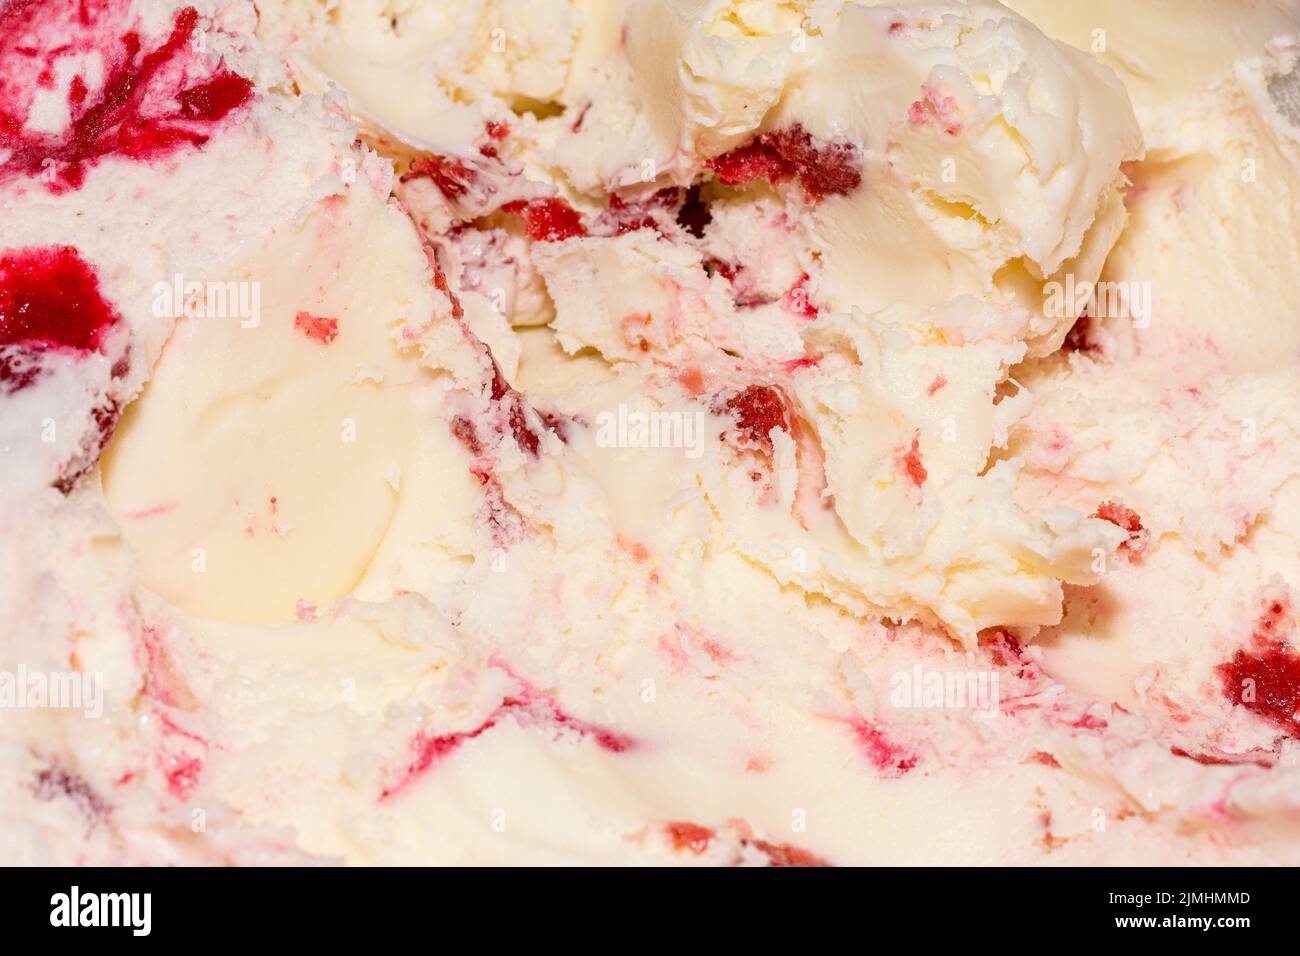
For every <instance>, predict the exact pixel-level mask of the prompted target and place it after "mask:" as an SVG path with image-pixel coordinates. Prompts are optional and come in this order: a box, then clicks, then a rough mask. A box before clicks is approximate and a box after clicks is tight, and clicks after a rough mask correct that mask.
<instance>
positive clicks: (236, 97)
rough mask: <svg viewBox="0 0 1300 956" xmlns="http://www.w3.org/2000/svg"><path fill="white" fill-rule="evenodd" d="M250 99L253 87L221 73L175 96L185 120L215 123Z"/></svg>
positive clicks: (229, 74)
mask: <svg viewBox="0 0 1300 956" xmlns="http://www.w3.org/2000/svg"><path fill="white" fill-rule="evenodd" d="M252 98H253V84H252V83H251V82H250V81H249V80H246V79H244V78H243V77H242V76H239V75H238V74H235V73H227V72H224V71H223V72H221V73H218V74H217V75H216V76H214V77H213V78H212V79H210V80H208V82H206V83H201V84H199V85H198V86H195V87H191V88H190V89H188V90H181V92H180V95H178V96H177V97H176V99H177V101H178V102H179V103H180V104H181V115H182V116H184V117H185V118H186V119H191V120H203V121H204V122H208V123H215V122H216V121H217V120H219V119H221V118H223V117H224V116H226V115H227V114H228V113H231V112H234V111H235V110H237V109H239V107H241V106H243V105H244V104H246V103H247V102H248V101H249V100H251V99H252Z"/></svg>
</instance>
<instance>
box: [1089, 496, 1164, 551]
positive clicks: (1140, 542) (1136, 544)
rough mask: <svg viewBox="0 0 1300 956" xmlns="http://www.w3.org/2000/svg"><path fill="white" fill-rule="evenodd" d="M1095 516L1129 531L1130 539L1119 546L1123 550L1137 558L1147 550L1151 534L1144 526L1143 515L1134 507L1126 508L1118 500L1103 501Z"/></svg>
mask: <svg viewBox="0 0 1300 956" xmlns="http://www.w3.org/2000/svg"><path fill="white" fill-rule="evenodd" d="M1093 517H1094V518H1100V519H1102V520H1103V521H1109V522H1110V523H1111V524H1113V525H1115V526H1116V527H1118V528H1123V529H1124V530H1125V531H1127V532H1128V540H1127V541H1124V542H1123V543H1121V544H1120V546H1119V549H1120V550H1121V551H1127V552H1128V553H1129V555H1130V556H1131V557H1133V558H1135V559H1136V558H1139V557H1141V556H1142V553H1143V552H1144V551H1146V548H1147V541H1148V539H1149V538H1150V534H1149V533H1148V532H1147V530H1146V529H1145V528H1144V527H1142V518H1141V516H1140V515H1139V514H1138V513H1137V512H1136V511H1134V510H1133V509H1132V508H1126V507H1125V506H1124V505H1123V504H1122V503H1121V502H1118V501H1103V502H1102V503H1101V504H1100V505H1099V506H1098V508H1097V511H1096V513H1095V514H1094V515H1093Z"/></svg>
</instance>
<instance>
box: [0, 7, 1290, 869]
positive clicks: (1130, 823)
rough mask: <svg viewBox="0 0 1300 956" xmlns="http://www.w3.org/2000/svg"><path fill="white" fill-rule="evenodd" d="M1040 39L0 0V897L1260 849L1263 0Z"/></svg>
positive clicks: (1282, 788) (1284, 134) (784, 23)
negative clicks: (65, 871) (76, 884)
mask: <svg viewBox="0 0 1300 956" xmlns="http://www.w3.org/2000/svg"><path fill="white" fill-rule="evenodd" d="M1058 6H1062V5H1055V4H1040V3H1035V2H1029V0H1017V2H1012V3H1011V4H1010V8H1009V7H1008V6H1003V5H1002V4H999V3H996V2H993V0H894V2H888V3H885V2H868V0H843V2H825V0H798V2H789V3H776V2H766V0H758V2H748V0H747V2H740V0H442V2H433V0H428V2H421V0H275V2H272V0H259V2H258V3H257V4H256V5H254V4H253V3H252V2H249V0H189V2H186V0H39V2H33V0H0V222H3V229H2V231H0V407H2V412H3V413H2V414H0V528H2V529H3V531H2V534H0V541H3V545H2V546H0V769H2V770H3V775H4V778H5V779H6V780H8V781H9V785H8V786H7V787H6V788H3V789H0V856H3V857H4V858H5V859H7V860H11V861H14V862H24V863H88V864H114V865H116V864H141V863H151V864H152V863H182V864H185V863H218V862H219V863H234V864H269V863H305V862H320V863H350V864H412V863H415V864H538V865H549V864H566V863H570V864H571V863H579V864H582V863H587V864H598V863H599V864H680V865H761V866H825V865H852V864H916V863H920V864H981V863H997V864H1014V865H1046V864H1150V863H1162V864H1184V863H1197V864H1247V863H1250V864H1259V863H1275V864H1292V865H1294V864H1296V863H1300V798H1298V797H1297V796H1296V794H1297V793H1300V787H1298V784H1300V716H1298V715H1297V708H1300V632H1298V631H1297V627H1298V625H1297V620H1298V616H1300V604H1298V601H1300V518H1298V517H1297V515H1300V426H1297V424H1296V422H1295V420H1294V419H1295V414H1294V411H1295V406H1296V402H1297V398H1300V324H1298V323H1297V319H1296V317H1295V314H1296V308H1295V307H1296V306H1297V305H1298V304H1300V302H1297V298H1296V294H1295V291H1294V289H1293V283H1290V284H1288V281H1287V277H1288V276H1291V275H1293V274H1294V271H1295V268H1300V245H1298V244H1297V243H1298V240H1297V236H1296V233H1295V228H1294V226H1295V219H1296V216H1297V215H1300V208H1297V206H1296V197H1297V196H1300V105H1297V104H1300V92H1297V91H1298V90H1300V72H1297V70H1296V66H1297V59H1300V9H1298V8H1297V6H1296V5H1295V4H1294V3H1290V2H1277V3H1269V4H1263V3H1261V4H1250V5H1249V8H1248V9H1238V8H1237V7H1236V6H1232V5H1229V4H1227V3H1222V4H1221V3H1218V2H1214V0H1199V2H1198V4H1197V6H1198V7H1203V8H1204V11H1205V12H1206V15H1207V16H1208V15H1210V14H1211V13H1213V14H1215V15H1219V16H1229V14H1228V13H1227V12H1226V11H1227V10H1228V9H1229V8H1231V10H1232V13H1231V16H1233V17H1236V18H1237V20H1238V27H1239V28H1238V29H1236V30H1234V32H1233V33H1232V43H1231V44H1225V45H1219V46H1215V45H1213V44H1209V47H1210V48H1211V49H1212V50H1213V51H1214V53H1215V55H1213V56H1210V55H1205V56H1201V57H1199V58H1196V59H1195V62H1194V63H1193V62H1190V61H1189V60H1187V59H1183V58H1181V57H1180V55H1179V53H1178V51H1177V50H1175V49H1173V46H1172V45H1171V46H1170V47H1168V48H1166V47H1162V46H1160V45H1159V43H1158V42H1156V41H1155V40H1153V39H1151V38H1152V37H1153V36H1157V35H1159V34H1160V30H1161V29H1163V25H1165V24H1166V23H1172V22H1173V21H1176V20H1178V19H1179V15H1178V14H1177V13H1176V12H1175V11H1173V10H1172V9H1171V6H1172V5H1170V4H1166V3H1162V2H1157V0H1149V2H1146V3H1142V4H1138V5H1137V7H1136V9H1135V8H1134V5H1133V4H1131V3H1129V4H1118V3H1116V4H1111V3H1105V2H1104V3H1098V4H1093V5H1090V9H1089V10H1088V11H1086V12H1083V11H1081V10H1071V11H1070V12H1069V13H1068V14H1067V13H1064V12H1062V11H1061V10H1060V9H1058ZM1070 6H1071V7H1073V6H1074V5H1070ZM1080 6H1081V5H1080ZM1012 8H1014V12H1013V9H1012ZM1094 21H1095V22H1094ZM1098 29H1099V30H1101V31H1102V35H1103V37H1104V38H1105V42H1104V43H1102V45H1101V47H1100V48H1097V47H1096V44H1095V42H1094V32H1095V30H1098ZM1180 29H1181V30H1183V31H1184V33H1186V34H1187V36H1184V37H1183V40H1181V41H1179V42H1180V43H1181V42H1184V41H1185V42H1186V44H1187V45H1189V46H1191V47H1195V45H1196V43H1202V42H1204V43H1207V44H1208V43H1209V41H1208V40H1206V38H1205V36H1203V35H1201V34H1199V33H1196V32H1195V31H1194V30H1193V29H1192V28H1191V27H1190V26H1188V25H1187V24H1186V23H1182V24H1180ZM1205 29H1206V30H1209V29H1211V28H1210V27H1208V26H1207V27H1206V28H1205ZM1180 35H1181V34H1180ZM1169 43H1170V44H1173V43H1174V41H1173V40H1170V41H1169ZM1137 50H1140V51H1143V52H1144V54H1145V56H1146V57H1147V59H1140V58H1137V55H1136V54H1135V53H1133V52H1132V51H1137ZM1188 56H1189V57H1190V54H1188ZM38 685H39V688H41V689H42V690H41V692H40V693H37V688H38ZM6 687H7V688H8V689H7V690H6ZM56 691H57V692H56ZM71 691H76V692H77V693H78V695H79V696H77V697H76V700H73V698H72V695H71V693H70V692H71ZM38 698H39V699H38ZM91 702H93V703H94V706H93V707H92V706H90V703H91Z"/></svg>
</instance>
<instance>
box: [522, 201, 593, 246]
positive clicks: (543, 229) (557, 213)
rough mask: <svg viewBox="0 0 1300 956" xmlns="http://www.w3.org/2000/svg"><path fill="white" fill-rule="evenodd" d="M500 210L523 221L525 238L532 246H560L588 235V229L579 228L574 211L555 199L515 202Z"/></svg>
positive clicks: (580, 220) (579, 221) (582, 226)
mask: <svg viewBox="0 0 1300 956" xmlns="http://www.w3.org/2000/svg"><path fill="white" fill-rule="evenodd" d="M502 208H504V209H505V211H506V212H510V213H514V214H515V215H517V216H522V217H523V220H524V228H525V230H526V231H527V232H528V238H529V239H532V240H533V241H534V242H562V241H563V240H565V239H572V238H573V237H574V236H585V235H586V234H587V227H586V226H584V225H583V224H582V217H581V216H579V215H578V212H577V210H576V209H574V208H573V207H572V206H570V205H569V204H568V203H567V202H565V201H564V200H563V199H560V198H559V197H558V196H550V197H548V198H546V199H530V200H527V201H525V200H522V199H517V200H515V201H514V202H510V203H506V204H505V206H504V207H502Z"/></svg>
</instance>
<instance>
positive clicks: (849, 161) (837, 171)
mask: <svg viewBox="0 0 1300 956" xmlns="http://www.w3.org/2000/svg"><path fill="white" fill-rule="evenodd" d="M710 165H711V166H712V167H713V170H714V172H715V173H717V176H718V179H719V180H720V181H721V182H723V183H725V184H726V185H728V186H743V185H745V184H747V183H751V182H753V181H754V180H755V179H766V180H767V181H768V182H770V183H773V184H776V183H781V182H785V181H786V180H788V179H792V178H797V179H798V180H799V184H800V185H801V186H802V187H803V191H804V195H805V196H807V198H808V199H809V201H811V202H820V201H821V200H823V199H825V198H826V197H827V196H843V195H847V194H848V193H851V192H853V190H855V189H857V188H858V186H860V185H862V171H861V169H860V168H859V166H860V160H859V158H858V150H857V147H855V146H854V145H853V144H851V143H847V142H834V143H826V144H821V143H818V142H817V141H816V140H814V139H813V137H812V134H810V133H808V132H807V131H806V130H805V129H804V128H803V127H802V126H800V125H798V124H797V123H796V124H795V125H793V126H789V127H786V128H785V129H780V130H773V131H772V132H770V133H762V134H760V135H759V136H757V137H755V138H754V139H753V140H751V141H750V142H748V143H746V144H745V145H744V146H739V147H737V148H736V149H733V150H731V151H730V152H728V153H723V154H722V155H721V156H718V157H716V158H715V159H714V160H712V162H711V163H710Z"/></svg>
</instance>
